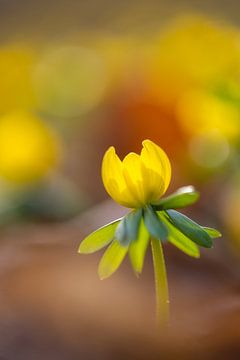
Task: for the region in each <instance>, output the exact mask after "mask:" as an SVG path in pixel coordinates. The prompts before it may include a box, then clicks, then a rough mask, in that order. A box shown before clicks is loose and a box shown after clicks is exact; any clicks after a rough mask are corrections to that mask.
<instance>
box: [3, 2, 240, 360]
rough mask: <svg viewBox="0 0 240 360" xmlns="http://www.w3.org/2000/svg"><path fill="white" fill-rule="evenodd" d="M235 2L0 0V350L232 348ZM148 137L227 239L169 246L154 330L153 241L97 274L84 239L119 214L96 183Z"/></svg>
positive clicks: (200, 212) (239, 121)
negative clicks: (165, 286) (163, 310)
mask: <svg viewBox="0 0 240 360" xmlns="http://www.w3.org/2000/svg"><path fill="white" fill-rule="evenodd" d="M239 11H240V3H238V2H237V1H224V0H222V1H206V0H202V1H195V2H194V1H188V0H181V1H170V2H169V1H168V2H167V1H165V0H159V1H157V0H148V1H146V0H140V1H138V2H137V1H125V0H122V1H120V2H114V1H109V0H99V1H96V0H89V1H88V2H85V1H66V0H58V1H56V0H48V1H45V0H41V1H29V0H22V1H16V0H8V1H6V0H1V1H0V226H1V227H0V277H1V281H0V288H1V292H0V315H1V316H0V319H1V320H0V334H1V336H0V359H1V360H12V359H13V360H15V359H16V360H22V359H24V360H28V359H29V360H42V359H44V360H55V359H56V360H57V359H59V360H65V359H66V360H67V359H68V360H75V359H87V360H88V359H104V360H105V359H123V358H127V359H128V358H129V359H130V358H131V359H135V358H136V359H146V358H148V359H164V360H166V359H176V358H177V359H198V358H199V359H203V358H205V359H239V357H240V345H239V344H240V341H239V340H240V286H239V281H240V221H239V213H240V22H239V15H238V14H239ZM146 138H149V139H151V140H153V141H155V142H156V143H158V144H159V145H160V146H161V147H163V148H164V149H165V151H166V152H167V153H168V155H169V157H170V159H171V163H172V168H173V179H172V183H171V186H170V189H169V193H170V192H171V191H174V190H176V189H177V188H178V187H180V186H184V185H190V184H192V185H194V186H195V187H196V188H197V189H198V190H199V191H200V192H201V198H200V201H199V203H198V204H196V205H194V206H193V207H192V208H190V209H188V210H187V214H189V215H191V217H192V218H193V219H196V221H198V222H200V223H201V224H205V225H208V226H212V227H217V228H218V229H219V230H220V231H221V232H222V233H223V237H222V238H221V239H218V240H216V242H215V246H214V248H213V249H211V250H207V251H204V250H203V251H202V256H201V258H200V259H199V260H194V259H190V258H188V257H187V256H186V255H185V254H183V253H181V252H179V251H178V250H177V249H175V248H173V247H171V245H166V246H165V248H164V250H165V255H166V263H167V270H168V274H169V286H170V299H171V304H170V305H171V324H170V327H169V329H168V331H167V332H166V333H158V332H157V331H156V328H155V319H154V316H155V310H154V309H155V304H154V282H153V271H152V263H151V256H150V254H148V256H147V259H146V263H145V268H144V272H143V274H142V276H141V277H140V279H137V278H135V277H134V274H132V271H131V268H130V266H129V264H128V261H125V262H124V264H123V265H122V266H121V269H120V270H119V271H118V272H117V273H116V274H115V275H114V276H113V277H112V278H111V279H109V280H106V281H100V280H99V279H98V276H97V264H98V261H99V259H100V254H99V253H97V254H96V255H92V256H84V255H79V254H77V249H78V245H79V243H80V241H81V240H82V239H83V238H84V236H86V235H87V234H88V233H89V232H91V231H92V230H94V229H96V228H97V227H99V226H101V225H103V224H105V223H107V222H109V221H111V220H113V219H115V218H117V217H119V216H121V215H123V214H124V213H125V211H126V209H123V208H121V207H120V206H118V205H116V204H114V203H113V201H112V200H110V199H109V198H108V196H107V194H106V192H105V190H104V188H103V185H102V181H101V160H102V156H103V154H104V152H105V150H106V149H107V148H108V147H109V146H110V145H114V146H115V147H116V149H117V152H118V154H119V155H120V156H121V157H123V156H124V155H125V154H126V153H128V152H129V151H137V152H139V151H140V149H141V142H142V140H144V139H146Z"/></svg>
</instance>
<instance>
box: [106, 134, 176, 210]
mask: <svg viewBox="0 0 240 360" xmlns="http://www.w3.org/2000/svg"><path fill="white" fill-rule="evenodd" d="M142 145H143V148H142V151H141V154H140V155H138V154H136V153H133V152H131V153H129V154H128V155H127V156H126V157H125V158H124V159H123V161H121V160H120V159H119V157H118V155H117V154H116V152H115V149H114V147H113V146H111V147H110V148H109V149H108V150H107V151H106V153H105V155H104V158H103V162H102V179H103V183H104V186H105V189H106V191H107V192H108V194H109V195H110V196H111V197H112V198H113V199H114V200H115V201H116V202H117V203H119V204H120V205H123V206H126V207H128V208H141V207H143V206H145V205H147V204H151V203H154V202H156V201H158V200H159V198H160V197H161V196H162V195H163V194H164V193H165V192H166V190H167V188H168V186H169V183H170V179H171V164H170V161H169V159H168V157H167V155H166V153H165V152H164V151H163V150H162V149H161V148H160V147H159V146H158V145H156V144H154V143H153V142H152V141H150V140H144V141H143V143H142Z"/></svg>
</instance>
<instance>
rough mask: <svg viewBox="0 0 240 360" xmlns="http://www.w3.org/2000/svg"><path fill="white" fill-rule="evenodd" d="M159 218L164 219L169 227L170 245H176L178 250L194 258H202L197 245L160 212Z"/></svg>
mask: <svg viewBox="0 0 240 360" xmlns="http://www.w3.org/2000/svg"><path fill="white" fill-rule="evenodd" d="M158 216H159V217H160V218H161V219H162V221H163V222H164V223H165V224H166V225H167V227H168V231H169V235H168V240H169V242H170V243H172V244H173V245H175V246H176V247H177V248H178V249H180V250H181V251H183V252H184V253H185V254H187V255H189V256H192V257H194V258H199V257H200V251H199V248H198V247H197V245H196V244H195V243H194V242H193V241H192V240H190V239H189V238H188V237H187V236H185V235H184V234H183V233H182V232H181V231H179V230H178V229H177V228H176V227H175V226H174V225H173V224H172V223H171V222H170V221H169V220H168V218H167V216H165V215H164V213H163V212H159V213H158Z"/></svg>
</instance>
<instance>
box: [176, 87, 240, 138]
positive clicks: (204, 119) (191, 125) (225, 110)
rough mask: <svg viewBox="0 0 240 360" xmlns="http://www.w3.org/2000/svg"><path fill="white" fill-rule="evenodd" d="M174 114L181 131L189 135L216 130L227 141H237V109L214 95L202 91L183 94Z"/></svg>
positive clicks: (238, 114) (238, 112)
mask: <svg viewBox="0 0 240 360" xmlns="http://www.w3.org/2000/svg"><path fill="white" fill-rule="evenodd" d="M176 114H177V117H178V119H179V121H180V123H181V125H182V127H183V129H184V130H185V131H186V132H188V133H189V134H190V135H194V134H206V133H209V132H212V131H216V130H217V131H218V132H219V133H220V134H221V135H222V136H224V137H226V139H228V140H231V141H234V140H238V137H239V132H240V129H239V124H240V111H239V108H238V107H237V106H236V105H235V104H234V103H232V102H230V101H225V100H223V99H221V98H219V97H217V96H215V95H214V94H211V93H208V92H206V91H203V90H191V91H188V92H186V93H183V94H182V96H181V97H179V100H178V102H177V105H176Z"/></svg>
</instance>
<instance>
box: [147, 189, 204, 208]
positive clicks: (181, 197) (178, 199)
mask: <svg viewBox="0 0 240 360" xmlns="http://www.w3.org/2000/svg"><path fill="white" fill-rule="evenodd" d="M198 199H199V192H197V191H196V190H195V189H194V187H193V186H184V187H182V188H180V189H178V190H177V191H176V192H175V193H173V194H171V195H169V196H167V197H165V198H162V199H161V200H160V201H159V202H158V203H157V204H153V208H154V210H167V209H181V208H184V207H186V206H189V205H192V204H194V203H195V202H196V201H197V200H198Z"/></svg>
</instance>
